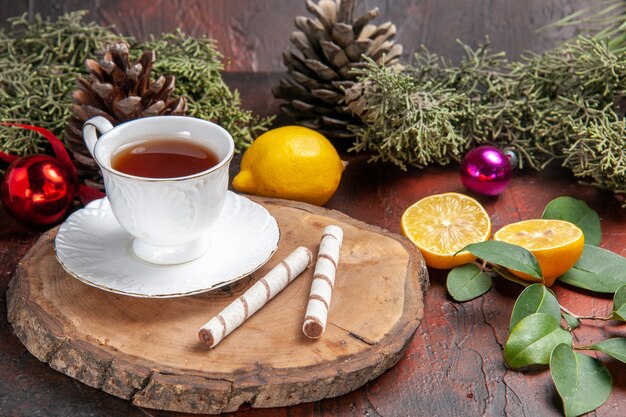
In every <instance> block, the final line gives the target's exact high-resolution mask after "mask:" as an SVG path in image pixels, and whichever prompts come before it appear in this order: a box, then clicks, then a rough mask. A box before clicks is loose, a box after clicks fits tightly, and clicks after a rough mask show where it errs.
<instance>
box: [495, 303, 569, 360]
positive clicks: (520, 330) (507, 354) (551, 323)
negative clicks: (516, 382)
mask: <svg viewBox="0 0 626 417" xmlns="http://www.w3.org/2000/svg"><path fill="white" fill-rule="evenodd" d="M559 322H560V320H557V319H555V318H554V317H552V316H551V315H549V314H545V313H535V314H531V315H530V316H526V317H524V318H523V319H522V320H520V322H519V323H517V324H516V325H515V327H514V328H513V330H512V331H511V334H510V335H509V339H508V340H507V341H506V345H505V346H504V360H505V361H506V363H507V364H508V365H509V367H511V368H513V369H517V368H523V367H525V366H529V365H546V364H548V363H549V361H550V352H552V349H554V348H555V347H556V346H557V345H559V344H561V343H566V344H569V345H571V344H572V335H571V334H570V333H569V332H567V331H565V330H563V329H562V328H561V326H560V323H559Z"/></svg>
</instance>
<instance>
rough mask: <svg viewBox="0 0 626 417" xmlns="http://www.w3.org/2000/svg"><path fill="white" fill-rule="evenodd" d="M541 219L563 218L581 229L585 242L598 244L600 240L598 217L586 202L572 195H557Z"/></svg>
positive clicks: (600, 231)
mask: <svg viewBox="0 0 626 417" xmlns="http://www.w3.org/2000/svg"><path fill="white" fill-rule="evenodd" d="M541 218H542V219H556V220H565V221H568V222H570V223H574V224H575V225H576V226H578V227H579V228H580V230H582V231H583V234H584V235H585V243H587V244H589V245H594V246H598V245H599V244H600V240H602V230H601V228H600V217H598V213H596V212H595V211H594V210H593V209H592V208H590V207H589V206H588V205H587V203H585V202H584V201H582V200H577V199H575V198H572V197H565V196H563V197H557V198H555V199H554V200H552V201H550V202H549V203H548V205H547V206H546V208H545V209H544V211H543V214H542V215H541Z"/></svg>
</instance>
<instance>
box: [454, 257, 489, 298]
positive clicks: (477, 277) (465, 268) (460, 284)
mask: <svg viewBox="0 0 626 417" xmlns="http://www.w3.org/2000/svg"><path fill="white" fill-rule="evenodd" d="M446 287H447V288H448V292H449V293H450V295H451V296H452V298H454V299H455V300H456V301H461V302H462V301H468V300H471V299H473V298H476V297H479V296H481V295H483V294H484V293H486V292H487V291H489V289H490V288H491V275H489V274H488V273H486V272H483V271H481V270H480V268H479V267H478V266H476V265H474V264H466V265H461V266H457V267H456V268H454V269H453V270H451V271H450V272H449V273H448V279H447V281H446Z"/></svg>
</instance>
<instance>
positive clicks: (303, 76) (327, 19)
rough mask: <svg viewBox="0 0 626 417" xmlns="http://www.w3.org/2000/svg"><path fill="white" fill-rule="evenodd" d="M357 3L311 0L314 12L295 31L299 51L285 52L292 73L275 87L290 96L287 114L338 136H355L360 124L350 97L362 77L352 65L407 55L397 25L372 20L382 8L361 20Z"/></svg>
mask: <svg viewBox="0 0 626 417" xmlns="http://www.w3.org/2000/svg"><path fill="white" fill-rule="evenodd" d="M355 2H356V0H320V1H319V2H318V3H315V2H313V1H312V0H306V7H307V9H308V11H309V12H310V13H311V14H312V15H314V17H304V16H299V17H296V19H295V25H296V27H297V28H298V30H297V31H295V32H293V33H292V35H291V43H292V44H293V45H294V46H295V51H288V52H285V53H284V54H283V62H284V64H285V66H287V71H288V74H289V76H290V77H289V78H284V79H282V80H281V81H280V84H279V85H278V86H276V87H274V88H273V89H272V93H273V94H274V97H276V98H280V99H283V100H286V103H284V104H283V105H281V110H282V111H283V112H284V113H286V114H287V115H289V116H291V117H293V118H295V119H296V120H297V121H298V122H299V123H300V124H302V125H303V126H307V127H310V128H312V129H315V130H317V131H319V132H321V133H323V134H324V135H326V136H328V137H332V138H352V137H353V134H352V133H351V132H350V130H349V128H348V127H349V125H354V124H359V123H360V122H359V119H358V118H356V117H354V116H353V114H352V112H351V110H350V109H349V108H348V107H347V105H346V102H345V97H344V91H345V90H347V89H349V88H350V87H352V86H353V85H354V84H355V82H356V75H355V74H354V73H353V72H352V71H351V70H353V69H355V68H360V67H363V66H365V65H366V62H365V61H364V59H363V56H366V57H369V58H371V59H372V60H374V61H375V62H377V63H379V64H385V65H396V64H398V62H399V57H400V55H401V54H402V45H400V44H397V43H394V41H393V38H394V36H395V34H396V27H395V25H393V24H392V23H390V22H387V23H383V24H381V25H378V26H376V25H372V24H370V23H369V22H370V21H371V20H372V19H374V18H375V17H376V16H378V14H379V11H378V8H375V9H373V10H370V11H368V12H366V13H365V14H364V15H363V16H360V17H358V18H356V19H355V18H354V17H353V15H354V8H355Z"/></svg>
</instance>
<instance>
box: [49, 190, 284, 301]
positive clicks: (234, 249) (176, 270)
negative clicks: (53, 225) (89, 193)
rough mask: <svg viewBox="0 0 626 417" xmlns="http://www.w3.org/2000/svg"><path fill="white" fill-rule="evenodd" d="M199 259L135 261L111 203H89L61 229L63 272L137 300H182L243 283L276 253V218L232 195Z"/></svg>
mask: <svg viewBox="0 0 626 417" xmlns="http://www.w3.org/2000/svg"><path fill="white" fill-rule="evenodd" d="M209 235H210V239H211V244H210V247H209V249H208V251H207V252H206V253H205V254H204V255H203V256H201V257H200V258H198V259H196V260H194V261H191V262H187V263H184V264H179V265H156V264H150V263H147V262H144V261H142V260H140V259H139V258H137V257H136V256H135V255H134V254H133V253H132V250H131V239H132V238H131V236H130V235H129V234H128V233H127V232H126V231H125V230H124V229H122V227H121V226H120V225H119V223H118V222H117V220H116V219H115V217H114V216H113V212H112V211H111V205H110V204H109V200H108V199H107V198H103V199H101V200H96V201H93V202H91V203H89V204H88V205H87V206H85V208H83V209H81V210H78V211H77V212H75V213H73V214H72V215H71V216H70V217H69V218H68V219H67V220H66V221H65V223H63V224H62V225H61V227H60V228H59V231H58V233H57V236H56V239H55V242H54V244H55V249H56V256H57V259H58V260H59V262H60V263H61V265H62V266H63V268H64V269H65V270H66V271H67V272H68V273H69V274H70V275H72V276H73V277H75V278H77V279H79V280H80V281H82V282H84V283H85V284H88V285H92V286H94V287H97V288H100V289H103V290H105V291H110V292H114V293H118V294H124V295H130V296H134V297H181V296H185V295H192V294H198V293H201V292H204V291H209V290H212V289H215V288H218V287H221V286H223V285H227V284H230V283H232V282H234V281H236V280H238V279H241V278H243V277H245V276H247V275H249V274H251V273H252V272H254V271H255V270H256V269H258V268H259V267H260V266H261V265H263V264H264V263H265V262H267V261H268V260H269V258H270V257H271V256H272V254H273V253H274V252H275V251H276V249H277V248H278V240H279V238H280V231H279V229H278V224H277V223H276V219H274V217H272V215H271V214H270V213H269V212H268V211H267V210H266V209H265V208H264V207H262V206H260V205H259V204H257V203H254V202H252V201H250V200H249V199H247V198H245V197H241V196H239V195H237V194H234V193H232V192H228V193H227V196H226V204H225V205H224V209H223V210H222V214H221V215H220V218H219V219H218V220H217V221H216V224H215V226H213V228H212V229H211V231H210V233H209Z"/></svg>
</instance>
